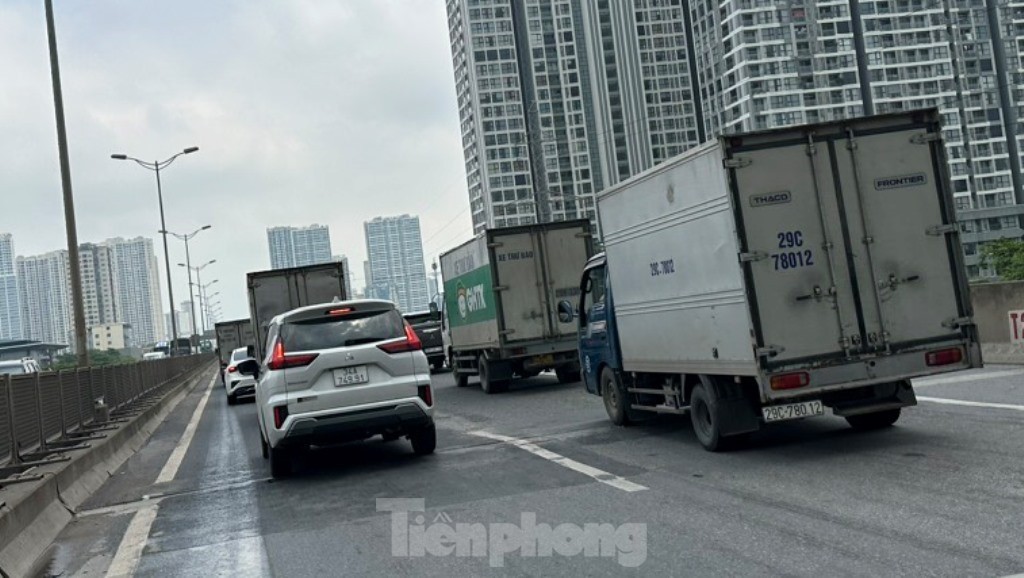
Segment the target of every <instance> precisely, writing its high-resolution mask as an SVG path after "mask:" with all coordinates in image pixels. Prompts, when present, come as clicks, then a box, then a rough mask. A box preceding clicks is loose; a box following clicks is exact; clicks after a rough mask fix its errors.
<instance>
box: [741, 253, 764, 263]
mask: <svg viewBox="0 0 1024 578" xmlns="http://www.w3.org/2000/svg"><path fill="white" fill-rule="evenodd" d="M767 258H768V253H765V252H764V251H751V252H749V253H740V263H751V262H753V261H764V260H765V259H767Z"/></svg>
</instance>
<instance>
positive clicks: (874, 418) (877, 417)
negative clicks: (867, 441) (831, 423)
mask: <svg viewBox="0 0 1024 578" xmlns="http://www.w3.org/2000/svg"><path fill="white" fill-rule="evenodd" d="M898 419H900V409H899V408H896V409H887V410H885V411H876V412H875V413H865V414H861V415H850V416H847V417H846V422H847V423H849V424H850V427H852V428H853V429H855V430H860V431H866V430H873V429H882V428H886V427H889V426H891V425H892V424H894V423H896V420H898Z"/></svg>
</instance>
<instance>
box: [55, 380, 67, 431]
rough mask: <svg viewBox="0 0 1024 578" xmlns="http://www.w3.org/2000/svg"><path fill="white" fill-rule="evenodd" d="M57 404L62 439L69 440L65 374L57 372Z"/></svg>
mask: <svg viewBox="0 0 1024 578" xmlns="http://www.w3.org/2000/svg"><path fill="white" fill-rule="evenodd" d="M57 404H58V405H59V406H60V439H62V440H64V439H67V438H68V420H67V418H66V417H65V415H64V374H63V373H61V372H60V371H58V372H57Z"/></svg>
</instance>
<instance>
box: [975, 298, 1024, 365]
mask: <svg viewBox="0 0 1024 578" xmlns="http://www.w3.org/2000/svg"><path fill="white" fill-rule="evenodd" d="M971 303H972V304H973V306H974V322H975V323H976V324H977V327H978V336H979V338H980V339H981V343H982V347H981V352H982V357H983V358H984V360H985V363H994V364H1024V316H1021V315H1020V314H1019V312H1022V311H1024V282H1021V281H1012V282H1006V283H978V284H975V285H971Z"/></svg>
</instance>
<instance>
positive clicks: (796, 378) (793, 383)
mask: <svg viewBox="0 0 1024 578" xmlns="http://www.w3.org/2000/svg"><path fill="white" fill-rule="evenodd" d="M810 383H811V375H810V374H809V373H807V372H804V371H801V372H799V373H784V374H782V375H773V376H772V389H774V390H776V391H777V390H780V389H799V388H801V387H804V386H807V385H810Z"/></svg>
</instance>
